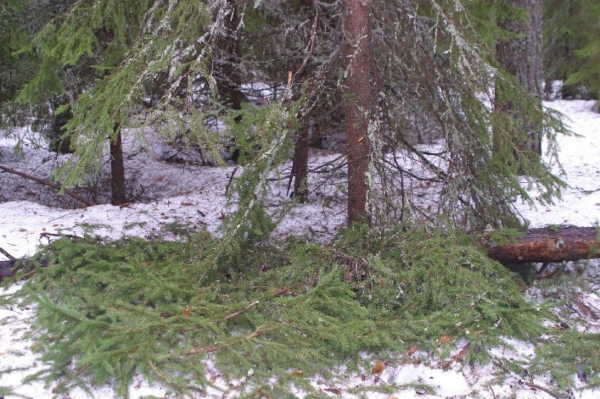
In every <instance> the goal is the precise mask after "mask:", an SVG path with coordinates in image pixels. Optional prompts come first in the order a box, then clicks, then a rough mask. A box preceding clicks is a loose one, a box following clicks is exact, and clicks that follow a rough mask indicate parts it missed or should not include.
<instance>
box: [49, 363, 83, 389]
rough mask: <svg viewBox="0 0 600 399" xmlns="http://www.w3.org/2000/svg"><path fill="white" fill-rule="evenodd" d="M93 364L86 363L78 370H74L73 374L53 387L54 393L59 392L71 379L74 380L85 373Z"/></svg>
mask: <svg viewBox="0 0 600 399" xmlns="http://www.w3.org/2000/svg"><path fill="white" fill-rule="evenodd" d="M90 366H91V364H86V365H85V366H83V367H80V368H79V370H77V371H76V372H74V373H73V374H69V376H68V377H66V378H65V379H64V380H62V381H61V382H60V384H58V385H57V386H56V387H54V388H53V389H52V393H58V392H59V391H60V390H61V389H62V388H63V387H64V386H66V385H67V383H69V381H72V380H73V379H74V378H75V377H77V376H78V375H79V374H81V373H83V372H84V371H85V370H87V369H88V368H89V367H90Z"/></svg>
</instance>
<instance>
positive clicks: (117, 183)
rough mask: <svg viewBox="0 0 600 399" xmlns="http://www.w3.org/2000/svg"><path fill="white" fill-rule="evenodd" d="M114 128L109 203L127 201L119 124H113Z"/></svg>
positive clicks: (111, 143)
mask: <svg viewBox="0 0 600 399" xmlns="http://www.w3.org/2000/svg"><path fill="white" fill-rule="evenodd" d="M114 130H115V132H116V133H117V134H116V136H115V139H114V140H112V139H111V140H110V177H111V179H110V198H111V204H113V205H119V204H124V203H125V202H127V197H126V186H125V165H124V163H123V143H122V140H121V128H120V126H119V124H115V127H114Z"/></svg>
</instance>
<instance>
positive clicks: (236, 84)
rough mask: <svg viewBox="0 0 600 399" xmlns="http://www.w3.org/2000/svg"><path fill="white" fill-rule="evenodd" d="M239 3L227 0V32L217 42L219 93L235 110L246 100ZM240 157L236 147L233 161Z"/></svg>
mask: <svg viewBox="0 0 600 399" xmlns="http://www.w3.org/2000/svg"><path fill="white" fill-rule="evenodd" d="M237 3H238V1H237V0H227V7H228V14H227V15H226V16H225V21H224V26H223V27H224V30H225V34H224V35H223V36H222V37H221V38H220V40H219V41H218V43H217V46H218V47H219V49H220V50H221V51H220V52H221V59H218V60H216V68H217V75H216V78H217V89H218V92H219V95H220V96H221V98H222V99H223V100H224V101H225V102H226V103H227V105H229V107H230V108H231V109H232V110H234V111H239V110H241V109H242V101H243V100H244V93H243V92H242V74H241V71H240V63H241V60H242V45H241V42H240V38H239V35H238V27H239V25H240V15H239V13H238V5H237ZM241 120H242V117H241V116H237V117H236V118H235V122H237V123H239V122H240V121H241ZM239 157H240V151H239V149H235V150H234V151H233V152H232V156H231V159H232V161H234V162H236V163H237V162H238V159H239Z"/></svg>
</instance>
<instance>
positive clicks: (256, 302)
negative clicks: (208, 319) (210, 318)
mask: <svg viewBox="0 0 600 399" xmlns="http://www.w3.org/2000/svg"><path fill="white" fill-rule="evenodd" d="M259 303H260V301H254V302H252V303H251V304H250V305H248V306H246V307H245V308H243V309H241V310H238V311H237V312H235V313H232V314H230V315H229V316H226V317H225V319H224V320H231V319H233V318H234V317H236V316H239V315H241V314H242V313H244V312H247V311H248V310H250V309H252V308H253V307H255V306H256V305H258V304H259Z"/></svg>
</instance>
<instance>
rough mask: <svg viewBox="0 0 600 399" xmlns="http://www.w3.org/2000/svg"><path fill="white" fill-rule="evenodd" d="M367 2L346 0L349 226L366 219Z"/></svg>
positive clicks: (369, 24)
mask: <svg viewBox="0 0 600 399" xmlns="http://www.w3.org/2000/svg"><path fill="white" fill-rule="evenodd" d="M366 3H367V2H366V1H364V0H348V1H346V16H345V20H344V32H345V35H346V40H347V42H348V43H347V47H346V57H347V59H348V65H347V68H346V86H347V93H346V124H347V126H346V138H347V141H348V144H347V145H348V147H347V149H348V225H351V224H353V223H355V222H357V221H359V220H364V219H366V218H367V216H368V213H367V189H368V187H367V172H368V169H369V152H370V143H369V136H368V128H369V121H370V115H371V112H370V110H371V106H372V104H373V96H372V94H371V75H372V74H371V54H372V51H371V50H372V43H371V40H372V39H371V21H370V15H369V14H370V13H369V9H368V8H367V5H366Z"/></svg>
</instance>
